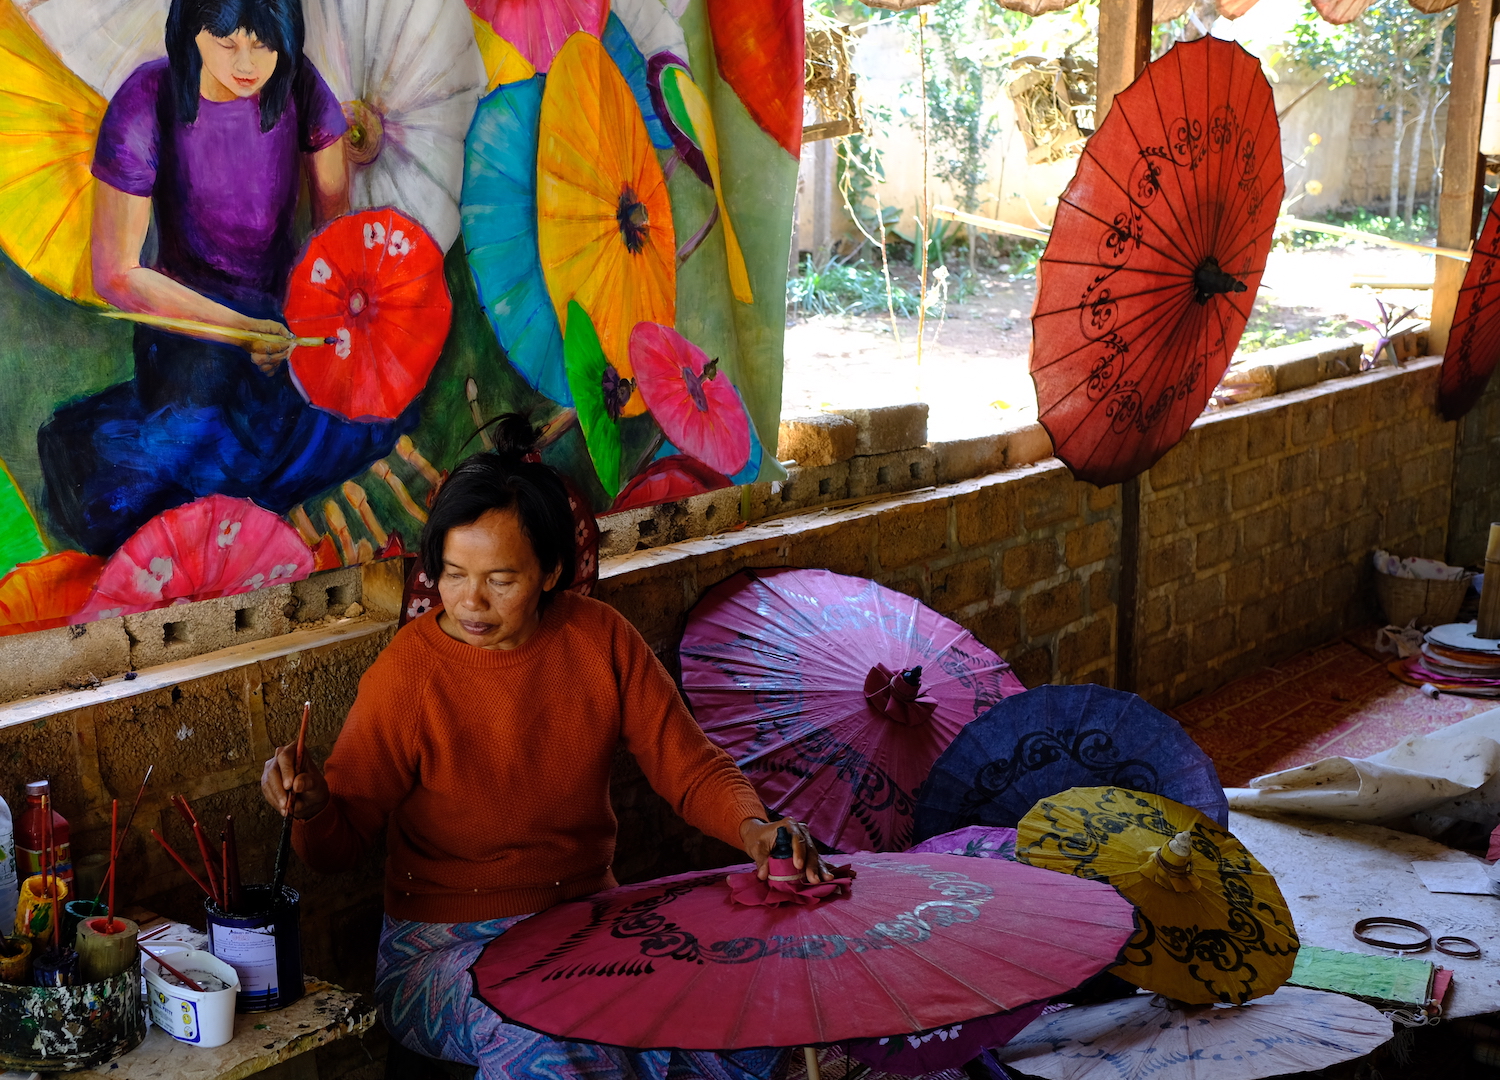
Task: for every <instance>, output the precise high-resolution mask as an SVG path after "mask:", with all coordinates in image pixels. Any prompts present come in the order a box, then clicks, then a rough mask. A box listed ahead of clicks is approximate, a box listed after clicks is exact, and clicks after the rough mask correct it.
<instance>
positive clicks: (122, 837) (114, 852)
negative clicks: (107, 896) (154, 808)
mask: <svg viewBox="0 0 1500 1080" xmlns="http://www.w3.org/2000/svg"><path fill="white" fill-rule="evenodd" d="M155 768H156V763H155V762H152V763H151V764H150V765H148V766H146V775H145V776H144V777H143V778H142V779H141V789H140V790H139V791H137V792H136V793H135V802H134V803H132V804H131V807H130V816H129V817H128V818H126V819H125V828H124V829H122V830H121V831H120V839H119V840H117V841H116V842H115V843H114V844H113V845H111V847H110V852H109V863H110V865H111V866H113V865H114V862H115V856H116V855H118V854H119V853H120V845H121V844H123V843H125V834H126V833H128V832H130V826H131V825H133V824H135V812H136V811H137V810H139V809H140V808H141V798H142V797H143V796H144V795H145V794H146V785H147V784H148V783H150V782H151V770H152V769H155ZM111 880H113V878H111ZM103 895H104V886H103V885H100V886H99V891H98V892H97V893H95V894H94V903H96V904H97V903H98V902H99V898H100V897H101V896H103Z"/></svg>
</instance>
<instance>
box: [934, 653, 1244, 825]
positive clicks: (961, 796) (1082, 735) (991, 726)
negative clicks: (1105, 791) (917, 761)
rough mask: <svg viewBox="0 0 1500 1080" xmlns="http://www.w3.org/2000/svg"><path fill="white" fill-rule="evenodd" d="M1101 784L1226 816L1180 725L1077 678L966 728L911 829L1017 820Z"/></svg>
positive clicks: (1211, 777) (1218, 789)
mask: <svg viewBox="0 0 1500 1080" xmlns="http://www.w3.org/2000/svg"><path fill="white" fill-rule="evenodd" d="M1105 785H1111V786H1119V787H1128V788H1131V789H1133V790H1136V791H1149V792H1154V793H1156V794H1158V795H1165V796H1167V797H1168V798H1171V799H1176V800H1177V801H1178V802H1183V803H1187V804H1188V805H1189V806H1195V807H1197V808H1198V809H1199V810H1201V811H1202V812H1203V813H1205V814H1207V815H1208V816H1209V817H1211V818H1212V819H1213V820H1214V821H1215V822H1217V823H1218V824H1219V825H1220V827H1223V826H1226V825H1228V824H1229V802H1228V800H1227V799H1225V797H1224V787H1223V785H1222V784H1220V783H1219V774H1218V772H1216V771H1215V769H1214V764H1213V762H1212V761H1210V760H1209V758H1208V755H1207V754H1205V753H1204V752H1203V751H1202V750H1200V749H1199V748H1198V744H1197V743H1195V742H1193V740H1192V738H1191V737H1189V735H1188V733H1187V732H1185V731H1183V730H1182V725H1181V724H1179V723H1178V722H1177V721H1176V720H1173V719H1172V718H1171V717H1170V716H1168V715H1167V714H1166V713H1164V712H1161V711H1159V710H1158V709H1155V708H1153V707H1151V706H1150V705H1148V704H1147V703H1146V702H1144V701H1142V700H1141V699H1140V698H1138V697H1136V696H1135V695H1134V694H1126V693H1123V692H1121V691H1119V690H1110V689H1108V688H1107V687H1103V686H1095V685H1093V684H1091V683H1084V684H1083V685H1081V686H1039V687H1037V688H1036V689H1035V690H1028V691H1026V692H1025V693H1024V694H1017V695H1016V696H1015V697H1009V698H1006V699H1005V700H1004V701H1002V702H1000V703H998V704H996V705H995V706H993V707H992V708H991V709H990V710H989V711H988V712H986V713H985V714H984V715H983V716H981V717H979V718H978V719H977V720H975V721H974V722H973V723H972V724H970V725H968V726H967V727H966V728H964V730H963V731H962V732H961V733H960V734H959V736H958V738H956V739H954V740H953V745H952V746H950V747H948V749H947V750H946V751H944V753H943V756H942V757H940V758H939V759H938V760H937V763H936V764H935V765H933V767H932V775H931V777H930V778H929V779H928V782H927V785H926V786H925V787H924V788H923V789H922V794H921V797H920V798H918V800H917V812H916V835H917V837H918V838H919V839H925V838H927V837H929V836H934V835H936V834H938V833H944V832H948V831H949V830H951V829H958V828H962V827H963V826H965V825H1001V826H1014V825H1015V824H1016V823H1017V822H1018V821H1020V820H1021V818H1022V817H1024V816H1025V814H1026V812H1027V811H1028V810H1030V809H1031V808H1032V807H1033V806H1034V805H1036V802H1037V800H1038V799H1045V798H1047V797H1048V796H1050V795H1056V794H1057V793H1058V792H1059V791H1066V790H1068V788H1074V787H1101V786H1105Z"/></svg>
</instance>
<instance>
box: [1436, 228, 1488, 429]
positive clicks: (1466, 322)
mask: <svg viewBox="0 0 1500 1080" xmlns="http://www.w3.org/2000/svg"><path fill="white" fill-rule="evenodd" d="M1496 360H1500V215H1497V214H1496V213H1495V206H1494V204H1493V203H1492V204H1490V211H1489V213H1488V214H1486V215H1485V218H1484V228H1483V229H1481V230H1480V232H1479V239H1478V240H1476V241H1475V242H1474V252H1473V255H1472V256H1471V257H1470V259H1469V269H1468V271H1467V272H1465V274H1464V283H1463V287H1462V288H1460V289H1459V290H1458V303H1457V305H1456V306H1455V308H1454V311H1453V329H1452V330H1451V331H1450V332H1449V334H1448V347H1447V348H1446V349H1444V350H1443V369H1442V372H1441V373H1440V374H1439V376H1438V408H1439V410H1441V412H1442V414H1443V419H1444V420H1457V419H1459V418H1460V417H1462V416H1463V415H1464V414H1465V413H1467V412H1468V411H1469V410H1470V409H1472V408H1473V407H1474V403H1475V402H1476V401H1478V400H1479V395H1480V394H1482V393H1484V388H1485V385H1486V384H1487V383H1488V382H1489V381H1490V376H1491V375H1492V374H1494V372H1495V362H1496Z"/></svg>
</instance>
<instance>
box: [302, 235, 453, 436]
mask: <svg viewBox="0 0 1500 1080" xmlns="http://www.w3.org/2000/svg"><path fill="white" fill-rule="evenodd" d="M452 317H453V301H452V300H451V299H450V298H449V296H448V282H447V279H446V278H445V277H444V276H443V251H442V248H440V247H438V245H437V243H436V242H435V241H434V240H433V239H432V237H431V236H429V235H428V234H427V232H426V230H424V229H423V228H422V226H420V225H418V224H417V223H416V222H415V221H413V220H412V219H411V218H409V217H407V216H406V215H405V214H402V213H401V212H400V211H397V210H392V209H390V208H389V207H387V208H383V209H380V210H361V211H359V212H358V213H355V214H345V215H344V216H343V217H339V218H335V219H334V220H333V221H330V222H329V223H328V224H327V225H325V226H323V228H322V229H320V230H319V231H318V232H316V233H314V234H313V237H312V239H311V240H309V241H308V242H307V250H306V251H305V252H304V253H303V255H302V259H301V261H300V262H299V263H298V264H297V266H296V268H295V269H294V270H293V271H292V274H291V278H290V281H289V283H288V285H287V298H286V323H287V326H289V327H290V328H291V330H292V333H294V334H296V335H298V336H299V337H303V336H306V337H318V338H324V339H325V340H327V341H329V342H330V344H325V345H321V346H314V347H312V348H301V347H299V348H297V349H294V350H292V356H291V360H290V361H288V362H289V363H290V365H291V369H292V377H293V378H294V379H295V380H296V383H297V386H298V388H299V389H300V390H301V391H302V394H303V396H304V397H306V398H307V400H308V401H309V402H311V403H312V404H314V405H316V406H318V407H319V408H321V409H327V410H329V411H330V412H336V413H340V414H342V415H343V416H347V417H349V418H351V419H354V420H360V419H365V418H371V417H373V418H378V419H385V420H390V419H394V418H395V417H397V416H400V415H401V413H402V411H403V410H404V409H405V408H406V407H407V406H408V405H410V404H411V403H412V401H413V399H415V398H416V396H417V395H418V394H420V393H421V392H422V390H423V388H425V387H426V385H427V377H428V376H429V375H430V374H432V369H433V367H434V366H436V364H437V361H438V356H439V354H441V353H442V351H443V343H444V341H446V340H447V337H448V324H449V323H450V322H451V321H452Z"/></svg>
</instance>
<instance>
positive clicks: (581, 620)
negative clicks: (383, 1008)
mask: <svg viewBox="0 0 1500 1080" xmlns="http://www.w3.org/2000/svg"><path fill="white" fill-rule="evenodd" d="M621 742H623V743H624V744H625V746H626V747H627V748H628V749H629V751H630V752H631V753H632V754H633V755H635V758H636V760H637V761H638V762H639V763H640V766H641V769H642V771H644V772H645V774H646V778H647V779H648V780H649V781H650V782H651V786H652V787H653V788H654V789H655V790H656V791H657V793H658V794H660V795H661V796H662V797H663V798H665V799H666V800H667V802H668V803H669V804H671V806H672V809H673V810H675V811H676V812H677V813H678V814H680V815H681V816H682V817H683V818H685V819H686V820H687V821H688V822H689V823H690V824H692V825H695V826H697V827H698V828H699V829H701V830H703V831H704V832H706V833H708V834H709V835H710V836H714V837H717V838H718V839H720V840H723V841H724V842H725V843H728V844H731V845H733V846H734V847H739V846H740V842H741V841H740V825H741V824H742V823H743V822H744V821H745V819H746V818H753V817H763V816H764V815H765V809H764V806H763V805H762V803H761V801H760V798H759V797H758V796H757V795H756V794H755V789H754V788H753V787H751V785H750V782H749V781H748V780H746V779H745V778H744V776H743V775H742V774H741V773H740V771H739V770H738V769H737V768H736V767H735V765H734V762H733V761H732V760H731V759H730V757H729V755H727V754H726V753H724V751H722V750H720V749H718V748H717V747H715V746H714V745H713V744H712V743H710V742H709V741H708V739H707V738H706V737H705V736H704V734H703V732H702V730H700V729H699V727H698V725H697V723H696V722H695V721H694V720H693V718H692V716H691V715H690V714H689V713H688V711H687V708H686V707H685V706H684V705H683V703H682V699H681V697H679V696H678V693H677V688H676V686H674V685H673V683H672V678H671V676H670V675H668V674H667V671H666V669H665V668H663V667H662V665H661V662H660V661H659V660H657V658H656V657H655V656H654V655H653V654H652V652H651V649H650V648H649V647H648V646H647V645H646V642H645V641H644V640H643V639H642V638H641V636H640V634H639V633H637V632H636V630H635V628H634V627H632V626H631V625H630V624H629V623H628V622H626V621H625V619H624V617H623V616H621V615H620V614H619V613H618V612H616V611H615V610H614V609H613V608H611V607H609V606H608V605H607V604H602V603H600V602H599V601H597V600H589V599H585V598H583V597H579V596H574V595H573V594H571V593H563V594H562V595H560V596H558V597H557V598H556V599H555V600H554V601H553V602H552V604H551V605H550V606H549V607H548V608H547V609H546V611H545V612H544V613H543V616H542V625H541V627H540V628H539V629H538V630H537V632H536V633H535V634H534V635H533V636H532V637H531V639H530V640H528V641H527V642H526V643H525V644H524V645H522V646H520V647H519V648H517V649H511V650H506V651H502V650H489V649H480V648H476V647H474V646H472V645H465V644H464V643H463V642H460V641H455V640H454V639H452V638H450V637H449V636H448V635H447V634H445V633H444V632H443V631H442V629H441V628H440V627H439V626H438V623H437V617H436V614H435V613H434V614H429V615H425V616H423V617H422V618H420V619H417V620H415V621H414V622H412V623H410V624H408V625H407V626H405V627H404V628H402V630H401V631H400V633H398V634H397V635H396V637H395V640H393V641H392V642H391V644H390V646H389V647H388V648H387V649H386V650H385V651H384V652H383V653H381V655H380V656H379V658H378V659H376V661H375V663H374V664H373V665H371V667H370V670H369V671H367V672H366V673H365V676H364V678H363V679H362V680H361V682H360V685H359V695H358V697H357V698H356V699H355V702H354V707H353V709H351V710H350V712H349V718H348V719H347V720H346V721H345V723H344V729H343V731H342V732H341V733H340V734H339V737H338V742H337V743H336V744H335V745H334V748H333V753H332V754H331V755H330V756H329V758H328V763H327V765H326V766H325V768H324V771H325V773H326V775H327V778H328V787H329V790H330V792H331V794H332V798H331V799H330V801H329V804H328V805H327V806H326V807H325V808H324V809H323V810H322V811H321V812H320V813H319V814H318V815H317V816H316V817H314V818H312V819H310V820H308V821H299V822H297V824H296V827H295V828H294V830H293V838H294V842H295V844H296V848H297V853H298V854H299V855H300V856H301V857H302V859H303V860H304V861H305V862H306V863H307V864H308V865H309V866H311V867H313V868H314V869H317V870H323V871H328V872H333V871H339V870H345V869H349V868H351V867H353V866H354V865H355V864H356V863H357V862H358V861H359V859H360V858H361V857H362V856H363V855H364V854H365V853H366V852H367V851H368V850H369V849H370V847H371V846H372V845H373V844H374V843H376V841H377V840H378V838H379V836H380V834H381V833H382V831H383V832H384V833H385V837H386V848H387V852H388V858H387V861H386V869H385V907H386V912H387V913H388V914H389V915H390V916H391V917H392V918H397V919H414V920H418V921H421V922H473V921H476V920H479V919H497V918H502V917H506V916H511V915H522V914H526V913H528V912H533V911H540V910H542V909H543V908H546V907H549V906H550V905H552V904H556V903H558V902H560V901H563V900H567V899H571V898H572V897H575V896H582V895H584V894H586V893H590V892H595V891H597V890H599V889H603V888H609V887H610V886H612V885H613V884H614V883H615V882H614V877H613V876H612V875H611V873H610V863H611V862H612V860H613V858H614V849H615V826H616V821H615V816H614V812H613V811H612V810H611V809H610V805H609V774H610V765H611V762H612V760H613V758H614V754H615V748H616V746H617V745H619V744H620V743H621Z"/></svg>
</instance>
